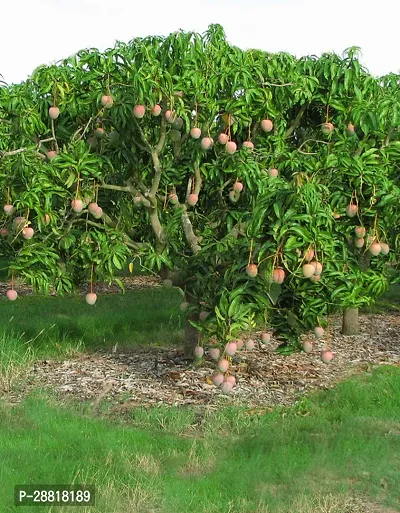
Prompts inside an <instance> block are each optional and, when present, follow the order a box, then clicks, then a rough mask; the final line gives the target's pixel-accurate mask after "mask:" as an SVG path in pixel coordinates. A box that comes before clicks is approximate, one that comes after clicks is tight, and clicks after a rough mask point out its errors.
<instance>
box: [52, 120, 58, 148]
mask: <svg viewBox="0 0 400 513" xmlns="http://www.w3.org/2000/svg"><path fill="white" fill-rule="evenodd" d="M51 135H52V136H53V139H54V145H55V147H56V152H57V153H58V151H59V149H58V144H57V139H56V131H55V129H54V119H52V120H51Z"/></svg>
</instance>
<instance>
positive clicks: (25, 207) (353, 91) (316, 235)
mask: <svg viewBox="0 0 400 513" xmlns="http://www.w3.org/2000/svg"><path fill="white" fill-rule="evenodd" d="M398 79H399V77H398V76H396V75H389V76H387V77H383V78H381V79H377V78H374V77H372V76H371V75H370V74H369V73H368V71H367V70H365V69H364V68H362V66H361V65H360V63H359V61H358V59H357V49H356V48H351V49H349V50H347V51H346V52H345V54H344V56H343V57H339V56H337V55H334V54H324V55H322V56H321V57H320V58H317V57H315V56H310V57H304V58H301V59H296V58H295V57H293V56H291V55H289V54H286V53H279V54H269V53H266V52H262V51H260V50H248V51H242V50H241V49H239V48H237V47H235V46H231V45H230V44H229V43H228V41H227V40H226V38H225V34H224V32H223V29H222V27H220V26H219V25H212V26H210V27H209V29H208V31H207V32H206V33H205V34H204V35H199V34H194V33H185V32H176V33H173V34H171V35H170V36H168V37H165V38H164V37H154V36H152V37H147V38H143V39H142V38H136V39H134V40H132V41H131V42H129V43H128V44H125V43H121V42H119V43H117V44H116V45H115V47H114V48H111V49H108V50H106V51H105V52H104V53H101V52H99V51H98V50H97V49H87V50H82V51H81V52H78V53H77V54H76V55H74V56H72V57H70V58H68V59H65V60H63V61H61V62H59V63H57V64H56V65H53V66H42V67H40V68H38V69H36V70H35V71H34V73H33V74H32V76H31V77H30V79H29V80H27V81H26V82H24V83H21V84H17V85H11V86H4V87H2V88H1V91H0V109H1V122H0V130H1V133H2V134H4V137H2V139H1V143H0V144H1V150H2V153H1V161H0V183H1V194H2V201H3V204H4V205H9V207H7V209H5V212H4V215H3V217H2V219H1V226H2V232H1V233H2V236H3V239H2V244H1V251H2V253H3V255H5V256H7V257H8V258H9V259H10V267H9V271H10V275H11V276H16V275H20V276H22V277H23V278H24V279H26V280H27V281H28V282H29V283H31V284H32V285H33V287H34V288H35V290H37V291H40V292H45V293H48V292H49V290H50V288H54V289H55V290H56V291H57V293H59V294H63V293H69V292H71V291H72V290H73V289H74V287H75V286H76V285H77V284H79V283H80V282H82V281H85V280H91V282H92V284H93V282H95V281H96V280H115V281H116V282H117V283H119V285H120V286H121V287H122V288H123V284H122V282H121V281H120V280H118V278H116V277H115V276H114V270H115V269H121V268H122V266H123V265H124V263H125V262H127V261H130V259H132V258H135V257H137V258H140V261H141V263H142V265H143V266H144V267H146V268H147V269H150V270H153V271H156V272H159V273H161V274H162V276H163V277H164V278H165V282H164V283H165V286H171V285H172V284H174V283H175V284H176V285H179V286H180V287H181V289H182V292H183V296H184V301H183V305H182V309H186V312H187V319H188V320H189V321H190V323H188V324H187V326H186V330H185V334H186V348H187V352H188V353H189V352H190V353H191V352H192V351H193V348H194V347H195V346H197V345H198V344H199V343H201V344H203V343H205V342H206V341H207V340H214V341H215V340H217V341H218V343H219V345H220V346H221V347H222V348H224V347H225V344H226V343H227V342H229V341H232V340H234V339H236V338H237V337H239V336H240V334H241V333H242V332H243V331H244V330H247V329H252V328H253V327H255V326H256V325H257V324H259V323H262V324H265V328H266V329H267V328H273V329H274V330H276V334H277V335H278V337H279V338H280V339H281V341H282V349H285V350H293V348H296V347H298V345H299V341H300V335H301V333H302V332H304V331H308V330H310V329H313V328H317V331H316V333H317V334H318V336H319V335H320V331H321V327H326V325H327V316H329V315H330V314H332V313H333V312H335V311H337V310H338V309H342V308H344V309H349V308H352V309H353V310H351V311H352V312H353V313H354V312H356V311H357V310H356V309H357V308H358V307H359V306H362V305H364V304H369V303H370V302H372V301H373V300H374V299H375V298H376V297H377V296H378V295H380V294H381V293H382V292H383V291H384V290H385V289H386V288H387V286H388V270H387V266H386V263H387V262H388V260H390V259H392V260H393V259H394V255H393V254H392V252H391V253H389V255H388V256H386V258H385V257H384V256H382V255H386V253H387V252H388V250H389V248H388V247H387V246H385V244H387V243H388V242H389V243H390V244H392V242H391V237H392V236H393V233H391V232H390V228H391V227H392V226H393V225H394V224H395V222H397V219H398V204H399V201H398V200H399V190H398V187H397V185H396V181H397V174H398V162H399V157H400V141H399V130H398V116H397V109H398V104H399V90H398ZM356 227H359V228H357V230H356ZM364 229H365V235H364V234H363V231H364ZM361 235H364V236H363V237H361ZM361 241H363V242H362V243H361ZM381 243H382V244H383V246H382V245H380V244H381ZM366 255H370V258H367V259H366ZM171 278H172V279H171ZM94 293H95V286H94V289H93V294H94ZM14 295H15V294H14ZM11 296H13V294H11ZM11 299H12V297H11ZM87 301H88V302H89V303H90V304H92V303H94V302H95V301H96V296H93V295H90V297H88V298H87ZM354 309H355V310H354ZM346 318H348V316H346ZM353 321H355V319H354V318H353V319H352V326H353V328H356V323H354V322H353ZM345 330H346V326H345ZM200 334H201V335H202V337H201V339H200ZM197 354H198V355H200V354H201V351H200V350H198V351H197Z"/></svg>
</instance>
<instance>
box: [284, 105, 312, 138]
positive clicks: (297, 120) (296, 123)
mask: <svg viewBox="0 0 400 513" xmlns="http://www.w3.org/2000/svg"><path fill="white" fill-rule="evenodd" d="M306 108H307V104H306V103H305V104H304V105H302V106H301V107H300V110H299V112H298V113H297V116H296V118H295V120H294V122H293V125H292V126H291V127H289V128H288V130H286V137H290V136H291V135H292V133H293V132H294V131H295V130H296V128H297V127H298V126H299V125H300V121H301V118H302V117H303V114H304V112H305V111H306Z"/></svg>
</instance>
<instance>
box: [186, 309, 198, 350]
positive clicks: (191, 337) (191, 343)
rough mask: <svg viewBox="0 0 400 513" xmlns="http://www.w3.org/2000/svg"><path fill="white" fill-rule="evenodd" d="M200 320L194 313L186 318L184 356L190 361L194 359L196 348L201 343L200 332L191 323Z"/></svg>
mask: <svg viewBox="0 0 400 513" xmlns="http://www.w3.org/2000/svg"><path fill="white" fill-rule="evenodd" d="M198 320H199V319H198V316H197V315H196V314H194V313H192V314H190V315H187V316H186V318H185V335H184V355H185V358H188V359H190V360H192V359H193V358H194V348H195V347H196V346H197V344H198V342H199V335H200V332H199V331H198V329H197V328H195V327H194V326H192V325H191V324H190V322H189V321H195V322H196V321H198Z"/></svg>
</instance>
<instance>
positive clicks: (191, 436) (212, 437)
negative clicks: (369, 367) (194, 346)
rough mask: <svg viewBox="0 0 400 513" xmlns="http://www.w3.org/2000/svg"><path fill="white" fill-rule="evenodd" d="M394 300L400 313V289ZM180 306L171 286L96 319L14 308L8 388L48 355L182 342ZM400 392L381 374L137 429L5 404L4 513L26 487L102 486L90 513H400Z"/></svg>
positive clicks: (76, 412)
mask: <svg viewBox="0 0 400 513" xmlns="http://www.w3.org/2000/svg"><path fill="white" fill-rule="evenodd" d="M389 295H390V297H387V298H386V299H385V298H382V299H381V300H384V301H386V300H387V301H388V302H390V304H393V305H394V308H393V309H395V307H396V301H397V305H398V297H399V289H398V288H397V289H396V290H391V291H389ZM180 300H181V298H180V295H179V293H178V292H177V291H176V290H165V289H163V288H155V289H143V290H138V291H129V292H127V293H126V294H125V295H122V294H119V295H110V296H104V297H100V298H99V300H98V303H96V305H95V306H94V307H91V306H89V305H87V304H86V303H85V302H84V299H83V298H82V297H69V298H59V297H49V298H44V297H38V296H25V297H23V298H22V299H18V300H17V301H15V302H10V301H7V300H6V299H3V298H0V308H1V312H2V315H1V318H0V386H1V384H2V381H3V384H4V383H6V384H8V385H9V386H10V387H11V386H13V384H14V383H15V382H16V380H17V379H18V376H19V369H23V368H24V366H25V365H26V364H27V363H28V362H30V361H32V359H34V358H36V357H41V358H54V357H60V358H63V357H65V356H67V357H68V356H69V355H70V354H71V353H73V352H74V351H83V350H86V351H93V350H96V349H98V348H101V347H105V348H111V347H112V346H113V345H114V344H115V343H116V342H118V344H119V347H121V348H123V347H124V346H125V347H127V346H134V345H136V344H139V345H171V344H177V343H180V342H182V336H183V317H182V314H181V312H180V310H179V303H180ZM378 306H379V303H378ZM385 309H387V305H385ZM378 311H379V310H378ZM1 380H2V381H1ZM3 388H4V387H3ZM399 390H400V367H394V366H392V367H381V368H379V369H377V370H375V371H374V372H373V373H372V375H371V374H364V375H361V376H359V377H358V378H354V379H352V380H350V381H347V382H344V383H342V384H341V385H339V386H337V387H336V388H335V389H334V390H329V391H324V392H319V393H317V394H315V395H312V396H310V397H306V398H304V400H303V401H302V402H301V404H300V405H298V406H297V407H292V408H275V409H274V410H273V411H272V412H270V413H265V412H264V413H262V414H259V412H252V411H249V410H246V409H244V408H242V409H241V408H225V409H221V410H219V411H217V412H215V411H214V412H211V411H208V410H201V411H200V413H199V409H195V408H190V407H179V408H178V407H176V408H174V407H170V408H168V407H163V408H155V407H154V408H147V407H140V408H136V409H134V410H133V413H132V416H131V417H129V418H126V416H124V419H123V420H124V421H123V422H122V421H119V419H115V420H110V419H106V418H104V417H101V416H93V414H92V413H91V409H90V408H89V405H88V404H87V403H85V402H81V403H80V404H69V406H68V407H67V406H65V405H62V404H60V403H59V402H57V401H56V399H55V397H54V396H52V395H44V394H43V393H42V392H41V391H40V390H38V391H37V393H36V394H35V395H33V396H31V397H30V398H29V399H27V400H25V401H24V402H22V403H21V404H19V405H17V406H13V407H11V406H10V405H8V404H7V402H6V400H1V398H0V479H1V483H2V486H1V487H0V513H3V512H4V513H10V512H12V511H18V508H17V507H14V506H13V489H14V485H15V484H28V483H36V484H40V483H42V484H51V483H53V484H68V483H87V484H94V485H95V486H96V489H97V500H96V506H94V507H91V508H87V509H86V510H85V508H79V509H78V511H80V512H87V513H89V512H90V513H108V512H110V513H120V512H121V513H122V512H124V513H125V512H129V513H149V512H152V513H203V512H204V513H206V512H207V513H219V512H221V513H222V512H224V513H226V512H229V513H289V512H295V513H348V512H350V511H351V512H352V513H358V511H357V510H356V509H349V508H347V509H346V507H347V506H346V501H347V499H348V496H349V494H357V495H359V496H362V497H364V498H365V499H368V500H370V501H371V502H373V503H379V504H381V505H385V506H387V507H391V508H392V510H390V511H391V512H393V511H400V507H399V504H400V473H399V468H400V401H399V400H398V397H399ZM121 420H122V419H121ZM396 507H397V509H393V508H396ZM31 509H32V511H33V510H34V511H35V513H40V512H46V513H47V512H48V513H50V512H53V513H54V511H59V512H60V513H65V512H68V511H71V510H70V508H66V507H60V508H53V509H51V508H49V507H35V508H31ZM24 511H27V508H25V509H24ZM29 511H30V510H29ZM380 511H382V513H384V512H385V510H384V509H382V510H380ZM386 511H387V513H389V510H386Z"/></svg>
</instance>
